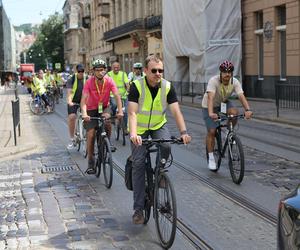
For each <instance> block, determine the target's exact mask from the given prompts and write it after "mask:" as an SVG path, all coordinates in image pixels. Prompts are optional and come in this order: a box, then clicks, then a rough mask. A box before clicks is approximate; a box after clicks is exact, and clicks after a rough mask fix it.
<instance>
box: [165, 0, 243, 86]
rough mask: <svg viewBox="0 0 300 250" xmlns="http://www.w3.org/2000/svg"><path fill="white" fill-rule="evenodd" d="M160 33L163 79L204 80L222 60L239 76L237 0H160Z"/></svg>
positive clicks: (239, 5) (239, 39) (238, 0)
mask: <svg viewBox="0 0 300 250" xmlns="http://www.w3.org/2000/svg"><path fill="white" fill-rule="evenodd" d="M162 33H163V44H164V67H165V76H164V77H165V78H166V79H168V80H170V81H184V82H199V83H204V82H207V81H208V80H209V78H210V77H211V76H213V75H215V74H218V72H219V71H218V66H219V64H220V63H221V62H222V61H224V60H226V59H227V60H231V61H232V62H233V63H234V65H235V71H234V74H235V75H237V76H238V77H240V71H241V70H240V68H241V57H242V46H241V1H240V0H164V1H163V27H162Z"/></svg>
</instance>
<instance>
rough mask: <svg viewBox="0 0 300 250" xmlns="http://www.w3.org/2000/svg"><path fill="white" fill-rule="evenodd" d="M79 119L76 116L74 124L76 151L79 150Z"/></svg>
mask: <svg viewBox="0 0 300 250" xmlns="http://www.w3.org/2000/svg"><path fill="white" fill-rule="evenodd" d="M80 123H81V121H80V120H79V118H78V117H77V119H76V125H75V140H76V144H77V151H80V146H81V133H80V129H81V128H80V126H81V124H80Z"/></svg>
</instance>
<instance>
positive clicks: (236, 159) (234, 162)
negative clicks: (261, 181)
mask: <svg viewBox="0 0 300 250" xmlns="http://www.w3.org/2000/svg"><path fill="white" fill-rule="evenodd" d="M228 164H229V169H230V174H231V177H232V180H233V182H234V183H236V184H240V183H241V182H242V180H243V178H244V171H245V169H244V168H245V165H244V164H245V163H244V151H243V147H242V144H241V142H240V140H239V138H238V137H237V136H235V135H234V136H232V138H231V139H230V141H229V145H228Z"/></svg>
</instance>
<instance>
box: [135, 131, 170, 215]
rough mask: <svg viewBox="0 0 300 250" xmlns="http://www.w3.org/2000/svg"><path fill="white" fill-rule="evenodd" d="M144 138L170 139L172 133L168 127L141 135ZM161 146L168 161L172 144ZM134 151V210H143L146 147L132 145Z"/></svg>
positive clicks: (162, 155) (162, 152) (162, 156)
mask: <svg viewBox="0 0 300 250" xmlns="http://www.w3.org/2000/svg"><path fill="white" fill-rule="evenodd" d="M141 136H142V138H143V139H144V138H148V137H149V136H150V137H151V138H152V139H161V138H164V139H169V138H170V133H169V130H168V128H167V127H166V126H163V127H161V128H160V129H158V130H148V131H147V132H145V133H144V134H142V135H141ZM160 145H161V149H160V150H161V158H165V159H166V160H167V159H168V158H169V155H170V150H171V147H170V144H169V143H163V144H160ZM131 150H132V161H133V162H132V167H133V168H132V184H133V201H134V202H133V209H134V210H142V209H144V203H145V159H146V146H145V145H141V146H136V145H134V144H133V143H131Z"/></svg>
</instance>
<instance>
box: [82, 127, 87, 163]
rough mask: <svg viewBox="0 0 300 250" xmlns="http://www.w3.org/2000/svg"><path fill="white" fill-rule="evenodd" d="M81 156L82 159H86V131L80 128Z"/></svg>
mask: <svg viewBox="0 0 300 250" xmlns="http://www.w3.org/2000/svg"><path fill="white" fill-rule="evenodd" d="M81 144H82V154H83V157H84V158H86V157H87V137H86V129H85V128H84V127H83V126H82V141H81Z"/></svg>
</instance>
